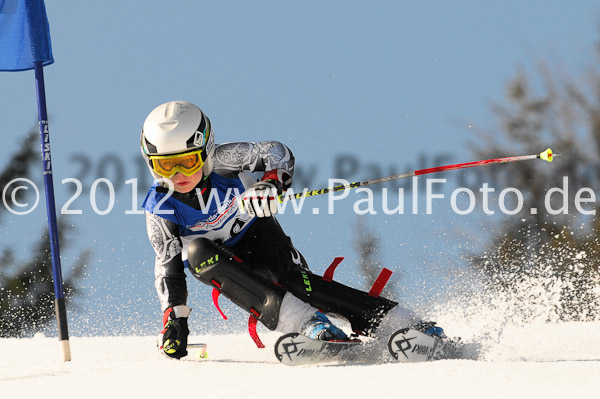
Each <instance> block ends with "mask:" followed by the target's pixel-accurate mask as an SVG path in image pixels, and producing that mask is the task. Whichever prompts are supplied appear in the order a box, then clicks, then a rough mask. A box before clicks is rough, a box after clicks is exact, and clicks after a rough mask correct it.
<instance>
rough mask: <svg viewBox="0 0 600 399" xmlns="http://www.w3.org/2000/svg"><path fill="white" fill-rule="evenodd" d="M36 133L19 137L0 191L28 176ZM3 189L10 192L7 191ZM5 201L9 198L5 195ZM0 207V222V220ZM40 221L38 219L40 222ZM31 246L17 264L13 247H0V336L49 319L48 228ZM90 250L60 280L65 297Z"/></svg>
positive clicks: (63, 229)
mask: <svg viewBox="0 0 600 399" xmlns="http://www.w3.org/2000/svg"><path fill="white" fill-rule="evenodd" d="M38 145H39V136H37V135H36V133H35V132H32V133H30V134H29V135H28V136H27V137H26V138H25V139H24V140H23V141H22V145H21V148H19V150H18V151H17V152H16V153H15V154H14V155H13V156H12V157H11V158H10V160H9V162H8V165H7V166H6V167H5V168H4V170H2V171H1V172H0V192H4V188H5V187H6V185H7V184H8V183H9V182H10V181H12V180H13V179H15V178H23V177H28V176H30V174H31V171H32V170H33V169H34V167H33V166H35V165H36V164H39V162H40V158H39V157H40V155H39V152H37V151H36V149H38V148H39V147H38ZM8 191H9V190H7V193H5V195H6V196H10V195H11V193H9V192H8ZM15 196H16V197H15V198H16V200H17V201H19V202H23V201H24V199H25V196H26V191H25V190H18V191H17V192H16V193H15ZM5 199H6V200H7V202H10V201H9V198H5ZM2 211H6V209H4V207H0V222H1V221H2V219H1V217H2ZM40 224H42V222H40ZM43 230H44V232H43V234H42V236H41V238H40V240H39V241H38V242H37V244H36V245H35V246H34V248H31V257H30V259H29V260H27V261H24V262H20V263H18V264H17V262H16V259H15V256H14V252H15V251H14V249H13V248H2V252H1V258H0V337H2V338H4V337H19V336H23V335H25V334H31V333H34V332H36V331H39V330H41V329H43V328H44V327H45V326H46V325H47V324H48V323H50V322H52V321H53V320H54V318H55V316H54V284H53V275H52V260H51V252H50V241H49V238H48V229H47V228H45V229H43ZM72 230H73V227H72V226H69V225H68V224H67V222H66V220H65V219H63V218H61V219H59V221H58V239H59V242H60V243H61V245H64V244H65V243H66V242H67V241H66V238H67V232H69V231H71V232H72ZM89 255H90V251H89V250H86V251H83V252H82V253H81V254H80V255H79V257H78V261H77V262H76V263H75V264H74V265H72V272H71V274H70V276H69V278H67V279H65V280H64V289H65V298H66V299H67V300H69V299H72V298H73V297H74V296H75V294H76V293H77V289H76V286H77V284H76V283H77V281H78V279H80V277H81V276H82V273H83V270H84V266H85V263H86V261H87V259H88V258H89Z"/></svg>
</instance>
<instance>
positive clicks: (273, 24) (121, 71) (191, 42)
mask: <svg viewBox="0 0 600 399" xmlns="http://www.w3.org/2000/svg"><path fill="white" fill-rule="evenodd" d="M565 4H566V3H565V2H562V1H527V2H524V1H504V2H492V1H458V2H444V1H430V2H404V1H374V2H359V1H304V2H281V1H256V2H244V1H228V2H204V1H191V0H190V1H178V2H172V3H169V4H166V3H165V2H162V1H155V0H148V1H145V2H132V1H125V2H123V1H103V2H78V1H61V2H47V4H46V7H47V13H48V18H49V22H50V32H51V36H52V45H53V52H54V58H55V60H56V62H55V64H53V65H51V66H49V67H47V68H45V74H46V90H47V99H48V110H49V114H50V134H51V142H52V156H53V167H54V179H55V188H56V192H57V207H58V209H57V210H58V211H60V208H61V207H62V205H63V204H64V203H65V201H67V199H68V198H69V197H70V195H71V191H70V190H69V189H68V188H70V187H71V186H70V185H62V184H61V180H62V179H65V178H70V177H77V178H80V179H81V180H82V182H83V184H84V191H83V193H82V194H81V195H80V196H79V197H78V198H77V199H76V200H75V201H74V202H73V203H72V204H71V209H81V210H82V214H81V215H72V216H71V217H70V220H71V222H72V224H73V225H75V226H76V227H77V229H78V232H79V233H78V236H77V238H76V240H75V241H74V244H71V245H65V248H64V249H63V251H62V252H63V256H64V258H65V259H64V262H63V267H64V268H65V274H66V275H68V273H69V270H68V265H69V264H70V263H71V262H72V260H73V257H74V256H76V255H77V253H78V248H88V247H91V248H92V250H93V255H92V260H91V261H90V263H89V266H88V269H87V272H86V280H85V281H84V289H85V292H86V298H83V299H81V300H80V304H79V305H80V312H75V313H74V316H73V317H72V320H71V324H72V325H73V327H72V329H73V330H74V331H75V333H79V334H85V333H86V332H89V331H92V332H97V330H98V328H99V327H98V326H102V327H101V328H105V327H104V326H107V327H106V328H108V329H112V328H114V325H113V324H114V323H113V322H112V320H113V319H112V318H113V317H114V316H112V315H114V314H116V313H119V314H120V315H121V316H120V317H121V319H122V321H123V322H122V323H120V325H121V326H120V327H118V328H116V330H114V331H122V329H123V328H127V327H122V325H126V326H129V325H131V326H132V329H133V330H137V331H140V330H141V331H144V332H148V333H151V332H153V328H157V326H158V325H159V323H160V322H159V316H160V315H159V309H158V302H157V300H156V298H155V294H154V287H153V252H152V249H151V247H150V245H149V244H148V242H147V238H146V233H145V225H144V220H143V217H142V216H139V215H125V210H127V209H130V208H131V206H132V205H131V204H132V201H137V203H138V204H139V203H140V202H141V200H142V199H143V193H142V191H143V190H142V191H140V193H139V194H138V193H135V192H132V190H131V187H132V186H131V185H126V184H125V181H126V180H128V179H131V178H135V177H140V178H143V179H144V180H143V181H142V180H140V183H144V184H148V182H149V175H148V173H147V172H146V170H144V168H143V166H142V167H140V162H139V132H140V129H141V125H142V122H143V120H144V118H145V117H146V115H147V114H148V113H149V112H150V110H152V109H153V108H154V107H155V106H157V105H158V104H161V103H163V102H165V101H170V100H174V99H184V100H188V101H191V102H193V103H195V104H197V105H198V106H200V107H201V108H202V109H203V110H204V111H205V112H206V113H207V114H208V116H209V117H210V119H211V121H212V122H213V125H214V129H215V134H216V139H217V142H226V141H260V140H271V139H275V140H279V141H281V142H283V143H284V144H286V145H288V146H289V147H290V148H291V149H292V151H293V152H294V154H295V156H296V159H297V165H298V169H301V170H302V172H300V173H302V176H304V178H305V179H307V180H305V181H307V182H309V183H310V186H309V187H308V188H320V187H324V186H325V185H326V184H327V179H328V178H329V177H333V175H334V173H335V171H336V170H337V169H336V167H339V165H338V166H336V165H335V162H334V161H335V160H336V159H339V158H337V157H339V156H340V155H344V154H346V155H348V156H350V157H352V158H353V159H356V160H358V162H359V163H358V165H359V169H358V171H357V172H356V173H353V174H351V175H350V176H349V179H350V180H352V181H355V180H361V179H366V178H372V177H379V176H376V175H374V174H376V173H383V174H384V175H387V174H392V173H399V172H403V171H406V170H412V169H415V168H421V167H425V166H434V164H433V162H434V160H435V158H436V157H438V158H439V157H444V158H443V159H446V160H448V161H451V162H466V161H471V160H473V159H472V156H471V154H470V153H469V151H468V149H467V146H466V144H467V140H468V139H475V140H476V138H477V137H476V135H474V133H473V130H474V129H472V128H470V126H471V127H473V126H477V127H481V128H489V127H493V126H494V123H495V120H494V118H493V116H492V114H491V113H490V111H489V105H490V103H491V102H492V101H501V100H502V96H503V95H504V87H505V84H506V82H507V81H508V80H509V79H510V78H511V77H512V76H513V75H514V73H515V71H516V70H517V69H518V68H519V67H524V68H526V69H528V70H530V71H532V72H533V71H534V69H533V67H534V65H535V63H536V62H538V61H540V60H544V61H547V62H549V63H550V64H551V65H553V66H556V67H558V68H562V69H565V70H567V71H569V72H571V73H573V74H574V75H577V74H583V69H584V67H585V65H586V64H588V63H591V62H592V61H593V51H594V46H595V44H596V39H597V26H598V20H599V19H598V16H599V13H600V8H599V7H598V6H597V5H595V4H594V3H593V2H586V1H580V2H571V3H569V5H568V6H566V5H565ZM0 93H2V94H1V95H0V105H1V106H0V120H1V121H2V123H1V124H0V129H1V135H2V138H3V146H2V147H1V148H0V154H2V155H3V157H2V158H3V159H6V158H7V157H8V156H9V154H11V153H12V152H13V151H14V150H15V149H16V148H17V147H18V141H19V140H20V139H21V137H22V134H23V133H24V132H26V131H28V130H29V129H30V128H31V127H32V126H33V124H34V123H35V120H36V119H35V118H36V115H37V114H36V112H37V111H36V98H35V86H34V80H33V72H20V73H2V74H0ZM541 150H543V149H540V151H541ZM505 155H513V154H506V153H504V152H503V151H502V149H499V150H498V156H505ZM440 159H441V158H440ZM448 163H449V162H448ZM0 166H4V164H3V163H0ZM452 173H453V174H448V176H439V177H448V178H449V179H453V178H454V177H456V176H457V175H458V173H459V172H452ZM460 173H461V174H464V173H469V172H460ZM98 177H107V178H109V179H110V180H111V181H112V182H114V186H115V188H116V190H117V191H116V204H115V207H114V208H113V210H112V211H111V212H110V213H109V214H108V215H105V216H100V215H96V214H95V213H94V211H93V209H92V207H91V205H90V187H91V184H92V183H93V181H94V180H95V179H96V178H98ZM39 188H40V190H41V191H43V188H42V185H41V179H39ZM450 188H451V186H449V189H450ZM135 194H137V197H136V196H135ZM357 199H358V197H357V196H355V195H354V194H351V195H350V196H349V197H348V198H347V200H345V201H344V202H343V203H342V202H341V201H340V205H339V207H336V213H335V214H334V215H326V214H324V213H325V212H324V207H325V206H326V199H325V198H312V199H310V201H312V202H311V203H310V208H309V211H308V212H304V213H303V214H301V215H294V214H292V213H290V214H287V213H286V214H285V215H283V216H281V217H280V218H279V219H280V221H281V222H282V224H283V225H284V228H285V229H286V231H287V232H288V234H289V235H291V236H292V238H293V240H294V242H295V244H296V246H297V247H298V248H299V249H300V250H301V251H302V252H303V253H304V254H305V256H307V258H308V260H309V263H310V264H311V267H312V268H313V269H314V270H315V271H316V272H322V271H323V270H324V269H325V268H326V266H327V265H328V264H329V262H330V261H331V259H333V257H335V256H339V255H341V256H346V258H347V259H346V261H345V262H344V263H343V264H342V266H340V268H339V271H338V275H337V276H338V277H339V279H340V280H341V281H342V282H346V283H349V284H352V285H359V284H362V283H363V282H362V281H360V279H358V278H357V277H356V269H355V267H354V264H355V262H356V255H355V253H354V249H353V244H352V231H353V230H354V229H355V224H356V215H355V214H354V213H353V211H352V205H353V203H354V202H355V201H356V200H357ZM96 200H97V203H98V207H100V208H103V207H106V205H107V204H108V196H107V195H106V192H105V191H103V190H100V191H99V193H98V196H97V198H96ZM447 202H448V201H446V203H447ZM40 204H41V206H40V207H39V209H38V210H37V211H35V212H33V213H32V214H30V215H28V216H13V215H10V214H8V213H7V212H4V213H3V216H2V230H0V234H1V235H2V243H7V244H17V245H19V246H20V247H21V248H22V249H19V250H18V251H17V256H21V257H22V258H26V256H27V248H28V247H29V246H30V245H32V243H34V242H36V240H38V239H39V232H40V230H41V228H42V227H43V225H44V223H45V209H44V207H43V204H44V201H43V198H42V200H41V202H40ZM307 206H309V205H308V204H307ZM312 207H320V208H321V209H322V210H321V212H320V214H319V215H313V214H312V212H311V211H310V210H311V209H312ZM448 208H449V207H448V206H447V204H442V205H440V206H439V208H436V212H434V215H393V216H387V215H381V214H380V215H376V216H370V217H368V218H367V224H368V225H369V226H370V227H371V228H372V229H373V230H374V231H376V232H377V234H379V236H380V238H381V245H382V251H381V260H382V263H383V264H382V266H385V267H388V268H390V269H392V270H394V271H396V272H397V273H396V274H395V276H397V277H394V278H397V279H398V281H399V283H400V284H401V289H400V290H399V291H398V292H396V293H393V295H394V296H395V297H396V298H397V299H398V298H400V299H401V300H403V301H406V302H407V303H409V304H412V303H422V302H424V301H425V302H426V301H427V298H428V296H429V295H430V294H431V293H432V292H438V291H443V290H444V289H445V288H446V285H445V279H444V274H445V273H446V272H447V271H448V269H460V268H461V267H464V262H463V261H462V260H461V259H460V255H461V253H463V252H464V251H465V250H469V249H471V248H479V246H480V244H481V243H480V242H478V239H477V238H478V237H481V236H482V234H481V232H480V231H479V229H481V225H480V218H479V217H477V216H472V217H460V216H457V215H454V214H451V213H450V212H449V210H448ZM188 282H189V285H190V302H191V305H192V307H194V308H195V309H196V310H195V313H196V318H197V319H198V320H199V319H202V318H204V319H210V320H213V319H214V315H215V314H216V312H215V311H213V309H211V306H212V305H211V304H210V290H209V289H207V288H205V287H202V286H201V285H200V284H199V283H197V282H196V281H193V280H192V278H191V277H190V278H189V280H188ZM390 295H392V294H391V293H390ZM203 308H206V311H205V310H203ZM86 319H88V320H90V321H91V322H87V321H86ZM198 323H199V321H198ZM195 327H196V328H198V329H200V328H205V327H206V325H202V326H200V325H195ZM119 329H121V330H119Z"/></svg>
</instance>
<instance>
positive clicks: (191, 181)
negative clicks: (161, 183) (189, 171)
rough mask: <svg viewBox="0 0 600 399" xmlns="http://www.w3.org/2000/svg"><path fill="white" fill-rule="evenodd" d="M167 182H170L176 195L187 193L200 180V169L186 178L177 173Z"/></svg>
mask: <svg viewBox="0 0 600 399" xmlns="http://www.w3.org/2000/svg"><path fill="white" fill-rule="evenodd" d="M169 180H171V182H172V183H173V187H174V190H175V191H177V192H178V193H189V192H190V191H192V190H193V189H194V187H196V186H197V185H198V183H200V180H202V168H200V170H199V171H197V172H196V173H194V174H193V175H191V176H186V175H184V174H183V173H179V172H178V173H176V174H175V176H173V177H171V178H169Z"/></svg>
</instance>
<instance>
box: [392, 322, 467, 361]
mask: <svg viewBox="0 0 600 399" xmlns="http://www.w3.org/2000/svg"><path fill="white" fill-rule="evenodd" d="M388 351H389V352H390V354H391V355H392V357H393V358H394V359H396V360H397V361H398V362H401V363H418V362H428V361H432V360H441V359H462V358H463V345H462V344H461V342H460V340H458V341H453V340H450V339H442V338H439V337H435V336H430V335H427V334H424V333H422V332H421V331H417V330H413V329H411V328H403V329H401V330H398V331H396V332H395V333H394V334H392V335H391V336H390V338H389V340H388Z"/></svg>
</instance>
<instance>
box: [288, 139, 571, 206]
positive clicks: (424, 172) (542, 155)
mask: <svg viewBox="0 0 600 399" xmlns="http://www.w3.org/2000/svg"><path fill="white" fill-rule="evenodd" d="M558 155H560V154H553V153H552V150H551V149H550V148H548V149H547V150H546V151H543V152H541V153H539V154H533V155H518V156H513V157H504V158H494V159H485V160H482V161H475V162H466V163H457V164H453V165H445V166H436V167H434V168H427V169H418V170H413V171H411V172H404V173H399V174H396V175H392V176H386V177H378V178H375V179H369V180H363V181H358V182H354V183H349V184H341V185H339V186H333V187H327V188H321V189H318V190H310V191H309V190H307V189H304V191H302V192H301V193H289V194H282V195H280V196H279V202H283V201H285V200H290V199H300V198H304V197H313V196H315V195H321V194H327V193H330V192H335V191H342V190H348V189H351V188H357V187H363V186H369V185H371V184H377V183H385V182H388V181H392V180H399V179H405V178H407V177H413V176H420V175H427V174H429V173H436V172H445V171H449V170H456V169H467V168H474V167H476V166H484V165H490V164H496V163H508V162H517V161H527V160H530V159H542V160H544V161H548V162H552V160H553V159H554V157H556V156H558Z"/></svg>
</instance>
